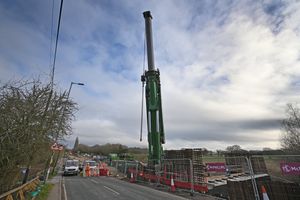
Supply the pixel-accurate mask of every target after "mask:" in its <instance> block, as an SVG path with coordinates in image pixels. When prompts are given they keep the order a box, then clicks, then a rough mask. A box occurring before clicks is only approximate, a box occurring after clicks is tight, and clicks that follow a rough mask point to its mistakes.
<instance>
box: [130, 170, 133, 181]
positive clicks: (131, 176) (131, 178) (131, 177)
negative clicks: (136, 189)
mask: <svg viewBox="0 0 300 200" xmlns="http://www.w3.org/2000/svg"><path fill="white" fill-rule="evenodd" d="M130 183H134V178H133V173H132V172H131V174H130Z"/></svg>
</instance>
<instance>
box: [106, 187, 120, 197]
mask: <svg viewBox="0 0 300 200" xmlns="http://www.w3.org/2000/svg"><path fill="white" fill-rule="evenodd" d="M103 187H104V188H106V189H108V190H109V191H111V192H113V193H115V194H116V195H119V194H120V193H119V192H117V191H115V190H113V189H111V188H109V187H106V186H105V185H104V186H103Z"/></svg>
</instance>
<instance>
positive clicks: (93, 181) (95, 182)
mask: <svg viewBox="0 0 300 200" xmlns="http://www.w3.org/2000/svg"><path fill="white" fill-rule="evenodd" d="M90 180H91V181H92V182H93V183H96V184H97V183H98V182H97V181H95V180H93V179H90Z"/></svg>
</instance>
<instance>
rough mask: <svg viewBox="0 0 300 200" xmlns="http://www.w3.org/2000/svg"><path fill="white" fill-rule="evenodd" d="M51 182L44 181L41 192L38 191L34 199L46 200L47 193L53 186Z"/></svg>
mask: <svg viewBox="0 0 300 200" xmlns="http://www.w3.org/2000/svg"><path fill="white" fill-rule="evenodd" d="M53 186H54V185H53V184H51V183H46V184H45V185H44V186H43V187H42V189H41V192H40V193H39V195H38V196H37V198H36V200H46V199H47V198H48V195H49V193H50V191H51V189H52V188H53Z"/></svg>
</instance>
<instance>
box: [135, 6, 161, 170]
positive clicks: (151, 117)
mask: <svg viewBox="0 0 300 200" xmlns="http://www.w3.org/2000/svg"><path fill="white" fill-rule="evenodd" d="M143 15H144V18H145V30H146V43H147V58H148V71H145V73H144V75H142V78H141V80H142V82H146V92H145V97H146V110H147V128H148V147H149V149H148V160H149V163H152V164H154V165H156V164H160V160H161V157H162V155H163V147H162V144H164V143H165V134H164V124H163V114H162V103H161V84H160V73H159V70H158V69H155V64H154V52H153V40H152V16H151V13H150V11H146V12H144V13H143Z"/></svg>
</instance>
